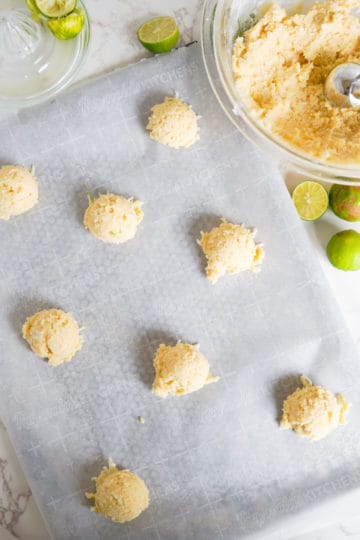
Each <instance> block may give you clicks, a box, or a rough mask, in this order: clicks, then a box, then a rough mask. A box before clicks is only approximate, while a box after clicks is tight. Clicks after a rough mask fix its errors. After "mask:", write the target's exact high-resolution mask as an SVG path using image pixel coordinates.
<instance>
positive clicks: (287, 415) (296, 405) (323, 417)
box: [280, 375, 349, 441]
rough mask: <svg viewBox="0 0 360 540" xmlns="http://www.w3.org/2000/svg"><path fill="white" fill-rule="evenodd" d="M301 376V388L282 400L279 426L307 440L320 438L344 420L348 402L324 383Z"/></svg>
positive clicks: (342, 423)
mask: <svg viewBox="0 0 360 540" xmlns="http://www.w3.org/2000/svg"><path fill="white" fill-rule="evenodd" d="M300 380H301V384H302V388H297V389H296V390H295V392H293V393H292V394H291V395H290V396H288V397H287V399H286V400H285V401H284V404H283V415H282V418H281V420H280V427H281V428H282V429H293V430H294V431H295V433H297V434H298V435H300V437H306V438H308V439H309V440H310V441H319V440H320V439H323V438H324V437H326V436H327V435H329V433H330V432H331V431H333V430H334V429H335V428H337V427H338V426H342V425H344V424H345V418H346V414H347V412H348V409H349V404H348V402H347V401H346V399H345V398H344V397H343V396H342V395H341V394H338V395H334V394H333V393H331V392H330V391H329V390H327V389H326V388H324V387H323V386H315V385H313V384H312V382H311V380H310V379H308V377H305V376H304V375H302V377H301V378H300Z"/></svg>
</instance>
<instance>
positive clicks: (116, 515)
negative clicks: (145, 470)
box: [85, 461, 149, 523]
mask: <svg viewBox="0 0 360 540" xmlns="http://www.w3.org/2000/svg"><path fill="white" fill-rule="evenodd" d="M94 480H95V482H96V492H95V493H85V495H86V497H87V498H88V499H94V500H95V504H94V506H93V507H92V508H91V510H92V511H93V512H97V513H98V514H102V515H103V516H105V517H107V518H109V519H111V520H112V521H116V522H118V523H124V522H125V521H131V520H132V519H135V518H136V517H137V516H139V515H140V514H141V512H143V511H144V510H145V509H146V508H147V507H148V506H149V491H148V489H147V487H146V485H145V483H144V481H143V480H142V479H141V478H140V477H139V476H137V474H135V473H133V472H131V471H128V470H119V469H118V468H117V467H116V466H115V464H114V463H112V462H111V461H110V463H109V467H104V468H103V470H102V471H101V473H100V475H99V476H98V477H97V478H94Z"/></svg>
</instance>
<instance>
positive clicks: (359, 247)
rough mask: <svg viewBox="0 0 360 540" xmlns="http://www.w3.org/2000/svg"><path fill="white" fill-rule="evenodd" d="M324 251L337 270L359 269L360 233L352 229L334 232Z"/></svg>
mask: <svg viewBox="0 0 360 540" xmlns="http://www.w3.org/2000/svg"><path fill="white" fill-rule="evenodd" d="M326 253H327V256H328V258H329V261H330V262H331V264H332V265H333V266H335V267H336V268H339V270H344V271H345V272H348V271H349V270H360V234H359V233H358V232H356V231H354V230H352V229H349V230H346V231H341V232H338V233H336V234H334V236H333V237H332V238H331V239H330V242H329V243H328V245H327V248H326Z"/></svg>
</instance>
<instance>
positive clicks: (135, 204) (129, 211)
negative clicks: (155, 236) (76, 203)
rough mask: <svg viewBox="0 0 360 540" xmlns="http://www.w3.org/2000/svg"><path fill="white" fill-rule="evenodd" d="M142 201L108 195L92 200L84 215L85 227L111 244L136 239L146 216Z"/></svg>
mask: <svg viewBox="0 0 360 540" xmlns="http://www.w3.org/2000/svg"><path fill="white" fill-rule="evenodd" d="M142 204H143V203H142V202H141V201H136V200H134V199H126V198H125V197H123V196H122V195H114V194H113V193H106V194H103V195H100V196H99V197H98V198H97V199H90V201H89V206H88V208H87V209H86V212H85V215H84V225H85V228H86V229H88V230H89V231H90V232H91V234H92V235H93V236H95V237H96V238H98V239H99V240H102V241H103V242H109V243H111V244H121V243H123V242H127V241H128V240H131V239H132V238H134V236H135V234H136V231H137V226H138V225H139V223H140V222H141V221H142V219H143V217H144V214H143V211H142V210H141V207H142Z"/></svg>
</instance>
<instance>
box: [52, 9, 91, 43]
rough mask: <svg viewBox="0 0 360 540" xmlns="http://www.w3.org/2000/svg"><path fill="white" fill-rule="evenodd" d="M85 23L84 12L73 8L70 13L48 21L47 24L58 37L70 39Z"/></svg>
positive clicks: (78, 32)
mask: <svg viewBox="0 0 360 540" xmlns="http://www.w3.org/2000/svg"><path fill="white" fill-rule="evenodd" d="M84 23H85V13H84V12H83V11H82V10H81V9H75V10H74V11H73V12H72V13H70V15H67V16H66V17H60V19H54V20H52V21H48V22H47V25H48V27H49V29H50V30H51V32H52V33H53V34H54V36H55V37H57V38H58V39H72V38H74V37H76V36H77V35H78V34H80V32H81V30H82V29H83V26H84Z"/></svg>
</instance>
